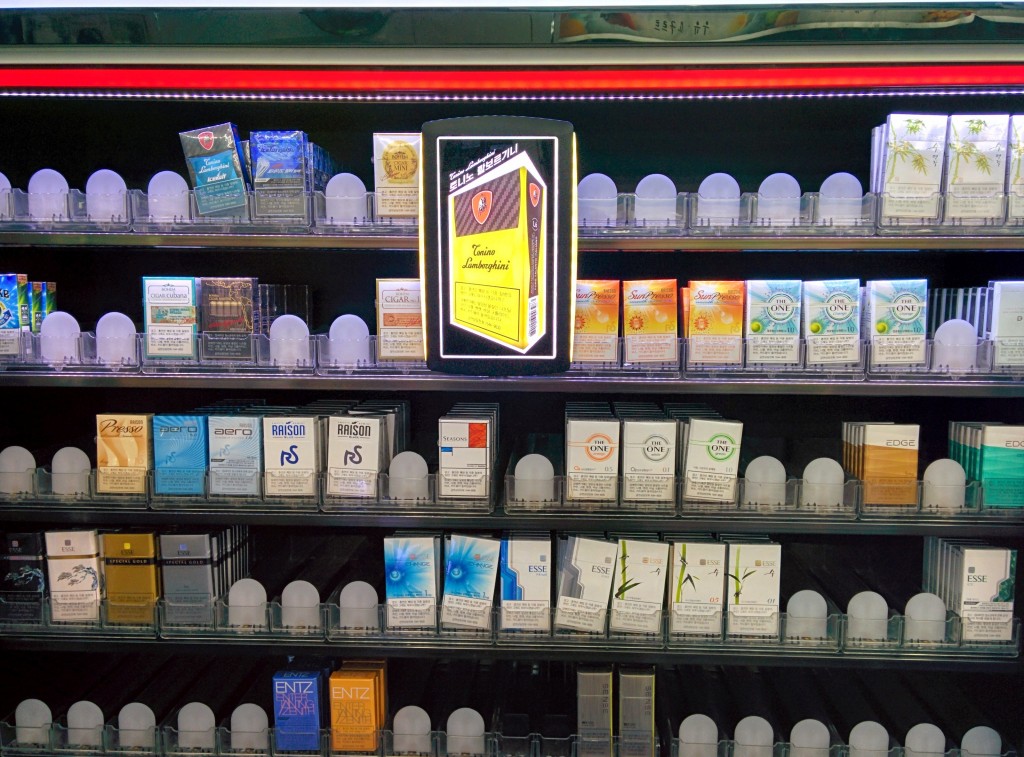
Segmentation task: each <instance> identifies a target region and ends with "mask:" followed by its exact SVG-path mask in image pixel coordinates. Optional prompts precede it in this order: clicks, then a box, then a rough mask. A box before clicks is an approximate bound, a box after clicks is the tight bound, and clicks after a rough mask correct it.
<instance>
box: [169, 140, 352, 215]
mask: <svg viewBox="0 0 1024 757" xmlns="http://www.w3.org/2000/svg"><path fill="white" fill-rule="evenodd" d="M179 137H180V139H181V147H182V150H183V151H184V153H185V163H186V166H187V167H188V173H189V177H190V178H191V180H192V186H193V187H194V189H195V199H196V210H197V212H198V213H199V215H201V216H224V215H227V216H236V215H240V214H245V213H244V209H245V205H246V190H249V189H251V190H253V197H254V201H255V202H254V206H253V214H254V215H255V216H256V217H257V218H303V217H308V209H307V208H306V206H305V204H306V203H307V202H308V196H309V193H311V192H314V191H321V192H322V191H323V190H324V188H325V187H326V186H327V182H328V180H329V179H330V178H331V177H332V176H334V174H335V173H337V169H338V166H337V164H336V163H335V162H334V159H333V158H331V156H330V154H329V153H327V152H326V151H325V150H323V149H322V148H321V147H319V146H317V145H316V144H314V143H313V142H312V141H310V139H309V137H308V136H307V135H306V133H305V132H303V131H295V130H291V131H254V132H252V133H251V134H250V135H249V139H248V140H246V141H244V142H243V141H242V140H241V139H239V137H238V128H237V127H236V126H235V125H234V124H232V123H223V124H217V125H216V126H207V127H203V128H200V129H193V130H192V131H186V132H181V133H180V134H179Z"/></svg>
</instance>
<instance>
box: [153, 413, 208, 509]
mask: <svg viewBox="0 0 1024 757" xmlns="http://www.w3.org/2000/svg"><path fill="white" fill-rule="evenodd" d="M207 459H208V453H207V448H206V418H204V417H203V416H201V415H154V416H153V464H154V474H153V493H154V494H193V495H202V494H204V493H205V492H206V463H207Z"/></svg>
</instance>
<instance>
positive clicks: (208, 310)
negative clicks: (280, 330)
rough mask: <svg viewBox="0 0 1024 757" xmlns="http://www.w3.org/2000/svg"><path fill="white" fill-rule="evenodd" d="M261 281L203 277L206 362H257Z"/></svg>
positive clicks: (201, 323)
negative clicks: (257, 300)
mask: <svg viewBox="0 0 1024 757" xmlns="http://www.w3.org/2000/svg"><path fill="white" fill-rule="evenodd" d="M257 286H258V281H257V280H256V279H251V278H237V277H236V278H225V277H210V276H204V277H203V278H201V279H199V330H200V331H201V332H202V335H203V338H202V353H203V354H202V357H203V359H204V360H239V361H243V362H254V361H255V359H256V357H255V343H254V341H253V338H252V337H253V333H254V332H255V320H254V315H255V313H254V303H255V297H256V291H257Z"/></svg>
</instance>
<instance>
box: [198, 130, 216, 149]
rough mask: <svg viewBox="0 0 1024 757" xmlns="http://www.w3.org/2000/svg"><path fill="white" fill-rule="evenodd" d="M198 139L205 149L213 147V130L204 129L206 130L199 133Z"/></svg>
mask: <svg viewBox="0 0 1024 757" xmlns="http://www.w3.org/2000/svg"><path fill="white" fill-rule="evenodd" d="M198 139H199V145H200V146H201V147H202V148H203V149H204V150H209V149H210V148H211V147H213V132H212V131H204V132H202V133H201V134H200V135H199V137H198Z"/></svg>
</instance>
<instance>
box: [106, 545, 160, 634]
mask: <svg viewBox="0 0 1024 757" xmlns="http://www.w3.org/2000/svg"><path fill="white" fill-rule="evenodd" d="M101 538H102V539H103V575H104V580H105V581H106V584H107V620H108V621H109V622H111V623H135V624H143V625H145V624H150V623H152V622H153V607H154V605H155V603H156V600H157V599H158V598H159V596H160V572H159V571H158V570H157V541H156V535H155V534H131V533H112V534H103V536H102V537H101Z"/></svg>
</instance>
